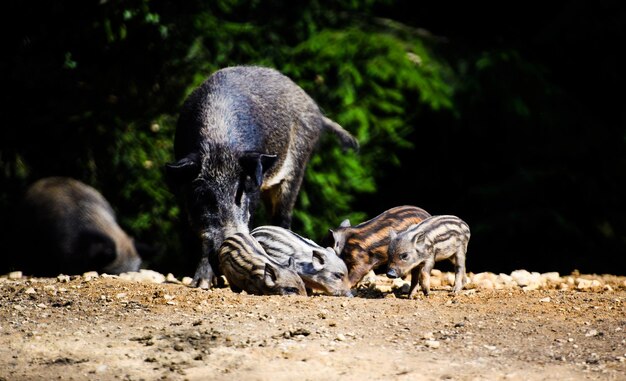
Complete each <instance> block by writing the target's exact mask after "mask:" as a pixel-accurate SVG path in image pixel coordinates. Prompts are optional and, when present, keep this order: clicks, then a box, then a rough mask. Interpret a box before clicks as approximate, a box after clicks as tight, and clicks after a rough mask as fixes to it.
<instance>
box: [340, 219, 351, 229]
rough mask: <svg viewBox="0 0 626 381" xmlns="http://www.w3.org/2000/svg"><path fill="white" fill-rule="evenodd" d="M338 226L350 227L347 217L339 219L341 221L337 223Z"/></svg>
mask: <svg viewBox="0 0 626 381" xmlns="http://www.w3.org/2000/svg"><path fill="white" fill-rule="evenodd" d="M339 227H340V228H349V227H350V220H349V219H347V218H346V219H345V220H343V221H341V223H340V224H339Z"/></svg>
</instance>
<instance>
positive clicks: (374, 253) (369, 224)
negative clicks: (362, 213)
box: [320, 205, 430, 287]
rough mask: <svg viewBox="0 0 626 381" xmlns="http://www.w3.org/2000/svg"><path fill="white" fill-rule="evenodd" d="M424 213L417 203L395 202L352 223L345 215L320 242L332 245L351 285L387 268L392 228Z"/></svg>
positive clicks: (411, 222)
mask: <svg viewBox="0 0 626 381" xmlns="http://www.w3.org/2000/svg"><path fill="white" fill-rule="evenodd" d="M427 217H430V214H429V213H428V212H427V211H425V210H424V209H422V208H419V207H417V206H411V205H403V206H397V207H394V208H391V209H389V210H387V211H385V212H383V213H381V214H379V215H378V216H376V217H374V218H372V219H370V220H368V221H365V222H362V223H360V224H358V225H355V226H350V221H349V220H347V219H346V220H344V221H343V222H342V223H341V224H340V225H339V227H337V228H336V229H329V231H328V234H327V235H326V236H325V237H324V238H323V239H322V240H321V241H320V244H321V246H324V247H326V246H329V247H332V248H333V249H334V250H335V252H336V253H337V255H339V257H340V258H341V259H343V261H344V262H345V263H346V266H347V267H348V273H349V275H348V277H349V279H350V283H351V285H352V287H354V286H356V285H357V283H359V282H360V281H361V279H363V277H364V276H365V275H366V274H367V273H368V272H369V271H371V270H378V269H379V268H380V269H384V271H383V273H384V272H385V271H386V266H387V259H388V257H387V246H388V245H389V232H390V230H391V229H393V230H395V231H402V230H404V229H406V228H407V227H409V226H411V225H414V224H416V223H418V222H421V221H422V220H423V219H425V218H427Z"/></svg>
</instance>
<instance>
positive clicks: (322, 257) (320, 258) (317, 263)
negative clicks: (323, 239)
mask: <svg viewBox="0 0 626 381" xmlns="http://www.w3.org/2000/svg"><path fill="white" fill-rule="evenodd" d="M330 250H332V249H330ZM333 253H334V251H333ZM311 263H312V264H313V269H314V270H315V271H322V269H323V268H324V265H325V264H326V253H325V252H324V251H322V250H315V249H314V250H313V258H312V260H311Z"/></svg>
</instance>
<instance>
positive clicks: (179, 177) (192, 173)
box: [165, 152, 200, 185]
mask: <svg viewBox="0 0 626 381" xmlns="http://www.w3.org/2000/svg"><path fill="white" fill-rule="evenodd" d="M198 173H200V154H199V153H197V152H192V153H190V154H189V155H187V156H185V157H183V158H182V159H180V160H178V161H177V162H176V163H171V164H166V165H165V176H166V179H167V182H168V183H170V184H172V185H177V184H183V183H186V182H189V181H191V180H193V179H194V178H196V177H197V176H198Z"/></svg>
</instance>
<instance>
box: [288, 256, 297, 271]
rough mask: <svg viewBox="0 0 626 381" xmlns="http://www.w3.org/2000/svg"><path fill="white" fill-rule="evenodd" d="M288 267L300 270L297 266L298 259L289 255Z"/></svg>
mask: <svg viewBox="0 0 626 381" xmlns="http://www.w3.org/2000/svg"><path fill="white" fill-rule="evenodd" d="M287 268H288V269H290V270H293V271H295V272H298V268H297V267H296V260H295V259H293V257H289V259H288V260H287Z"/></svg>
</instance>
